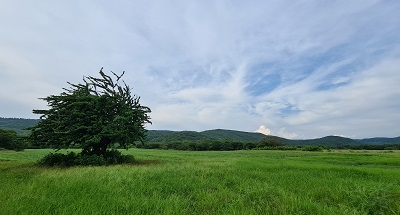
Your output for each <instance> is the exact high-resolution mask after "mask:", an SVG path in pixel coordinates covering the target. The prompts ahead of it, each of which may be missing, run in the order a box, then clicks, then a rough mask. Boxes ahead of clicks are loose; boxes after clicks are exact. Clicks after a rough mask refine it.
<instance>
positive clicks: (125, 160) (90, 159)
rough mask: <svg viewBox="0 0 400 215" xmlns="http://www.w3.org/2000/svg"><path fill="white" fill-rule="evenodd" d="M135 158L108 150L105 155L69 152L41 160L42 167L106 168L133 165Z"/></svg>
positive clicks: (48, 156) (53, 154)
mask: <svg viewBox="0 0 400 215" xmlns="http://www.w3.org/2000/svg"><path fill="white" fill-rule="evenodd" d="M135 162H136V161H135V158H134V157H133V156H132V155H123V154H121V152H120V151H118V150H115V149H113V150H108V151H107V152H106V153H105V155H96V154H93V155H87V154H84V153H75V152H69V153H67V154H62V153H50V154H48V155H46V156H45V157H43V158H42V159H40V160H39V162H38V163H39V165H40V166H58V167H70V166H105V165H113V164H133V163H135Z"/></svg>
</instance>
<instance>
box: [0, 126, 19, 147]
mask: <svg viewBox="0 0 400 215" xmlns="http://www.w3.org/2000/svg"><path fill="white" fill-rule="evenodd" d="M0 148H4V149H11V150H16V151H21V150H24V141H23V139H22V137H19V136H18V135H17V132H16V131H13V130H4V129H0Z"/></svg>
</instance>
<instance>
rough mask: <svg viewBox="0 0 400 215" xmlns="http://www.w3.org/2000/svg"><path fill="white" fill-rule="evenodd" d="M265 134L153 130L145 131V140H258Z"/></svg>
mask: <svg viewBox="0 0 400 215" xmlns="http://www.w3.org/2000/svg"><path fill="white" fill-rule="evenodd" d="M264 137H265V135H263V134H260V133H254V132H243V131H232V130H224V129H214V130H208V131H202V132H196V131H155V130H150V131H148V133H147V137H146V140H147V141H149V142H174V141H198V140H219V141H225V140H229V141H238V142H258V141H260V140H261V139H262V138H264Z"/></svg>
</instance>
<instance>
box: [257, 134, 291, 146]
mask: <svg viewBox="0 0 400 215" xmlns="http://www.w3.org/2000/svg"><path fill="white" fill-rule="evenodd" d="M284 145H285V139H283V138H280V137H276V136H270V135H268V136H265V137H264V138H263V139H262V140H261V141H260V142H259V143H258V144H257V147H276V146H284Z"/></svg>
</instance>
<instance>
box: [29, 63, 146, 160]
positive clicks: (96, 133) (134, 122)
mask: <svg viewBox="0 0 400 215" xmlns="http://www.w3.org/2000/svg"><path fill="white" fill-rule="evenodd" d="M111 73H112V74H113V75H114V79H113V78H112V77H110V76H108V75H106V74H105V73H104V72H103V68H101V70H100V75H101V77H100V78H95V77H91V76H88V77H86V76H84V78H83V81H84V84H71V83H70V82H67V83H68V84H69V85H70V88H69V89H67V88H63V90H64V92H62V93H61V94H60V95H51V96H48V97H46V98H42V100H44V101H46V102H47V103H48V106H49V107H50V109H49V110H33V113H35V114H41V115H42V116H41V117H40V119H41V120H40V121H39V123H38V124H37V125H35V126H34V127H32V128H31V131H32V132H31V135H30V139H31V140H32V141H35V142H37V143H39V144H40V145H44V146H47V147H55V148H58V149H61V148H69V147H70V146H73V145H78V146H81V147H82V149H83V150H82V154H84V155H97V156H105V154H106V153H107V149H108V148H109V147H110V146H111V145H113V144H119V145H120V146H121V147H123V148H126V149H128V148H129V146H130V145H131V144H133V143H134V141H143V140H144V137H145V132H146V130H145V128H144V125H145V124H146V123H151V121H150V117H149V115H148V114H149V113H150V112H151V110H150V108H148V107H146V106H141V105H140V103H139V100H140V97H138V96H136V95H133V96H132V95H131V89H130V88H129V86H128V85H127V84H126V83H125V82H124V81H122V83H123V85H121V84H120V80H121V77H122V76H123V75H124V72H123V73H122V75H120V76H118V75H117V74H115V73H114V72H111Z"/></svg>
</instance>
